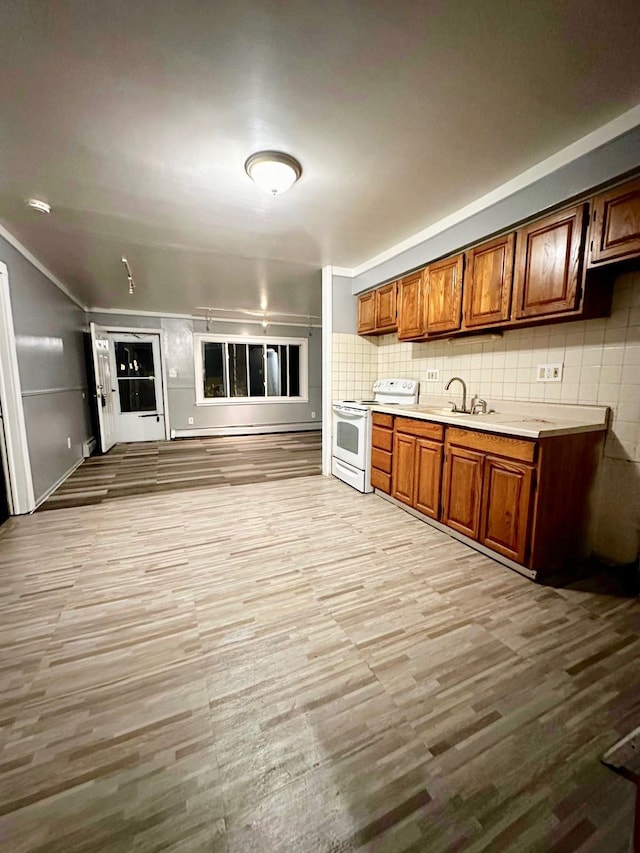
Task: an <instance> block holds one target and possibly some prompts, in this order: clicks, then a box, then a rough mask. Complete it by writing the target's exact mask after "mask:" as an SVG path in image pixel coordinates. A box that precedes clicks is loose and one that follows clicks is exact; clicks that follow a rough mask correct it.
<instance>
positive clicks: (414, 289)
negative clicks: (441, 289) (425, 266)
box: [398, 270, 424, 341]
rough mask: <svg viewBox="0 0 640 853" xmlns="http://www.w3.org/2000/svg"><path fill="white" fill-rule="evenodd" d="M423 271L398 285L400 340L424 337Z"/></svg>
mask: <svg viewBox="0 0 640 853" xmlns="http://www.w3.org/2000/svg"><path fill="white" fill-rule="evenodd" d="M423 288H424V284H423V271H422V270H420V272H417V273H413V274H412V275H407V276H405V277H404V278H402V279H400V283H399V285H398V340H399V341H406V340H411V339H412V338H420V337H422V336H423V335H424V289H423Z"/></svg>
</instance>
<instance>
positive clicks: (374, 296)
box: [358, 281, 398, 335]
mask: <svg viewBox="0 0 640 853" xmlns="http://www.w3.org/2000/svg"><path fill="white" fill-rule="evenodd" d="M397 291H398V282H397V281H390V282H389V283H388V284H383V285H382V287H378V288H377V289H376V290H369V291H368V292H367V293H362V294H361V295H360V296H359V297H358V334H359V335H381V334H384V333H385V332H395V330H396V329H397V327H398V326H397V316H396V302H397Z"/></svg>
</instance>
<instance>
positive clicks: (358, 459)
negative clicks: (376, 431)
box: [333, 404, 370, 471]
mask: <svg viewBox="0 0 640 853" xmlns="http://www.w3.org/2000/svg"><path fill="white" fill-rule="evenodd" d="M369 422H370V412H369V411H368V409H351V408H349V407H348V406H340V405H337V404H336V405H334V407H333V455H334V457H335V458H336V459H341V460H342V461H343V462H347V463H348V464H349V465H353V467H354V468H359V469H360V470H361V471H364V470H366V468H367V462H368V456H369V447H368V444H369V438H368V436H369Z"/></svg>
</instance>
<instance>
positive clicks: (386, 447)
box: [371, 412, 393, 495]
mask: <svg viewBox="0 0 640 853" xmlns="http://www.w3.org/2000/svg"><path fill="white" fill-rule="evenodd" d="M372 418H373V426H372V435H371V485H372V486H373V488H374V489H379V490H380V491H381V492H385V493H386V494H387V495H390V494H391V470H392V463H393V455H392V451H393V417H392V416H391V415H383V414H381V413H380V412H374V413H373V416H372Z"/></svg>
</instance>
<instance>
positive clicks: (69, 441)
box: [67, 435, 71, 450]
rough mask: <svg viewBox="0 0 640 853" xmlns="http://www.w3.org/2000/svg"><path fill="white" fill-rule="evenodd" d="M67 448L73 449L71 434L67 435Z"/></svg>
mask: <svg viewBox="0 0 640 853" xmlns="http://www.w3.org/2000/svg"><path fill="white" fill-rule="evenodd" d="M67 450H71V436H70V435H68V436H67Z"/></svg>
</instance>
